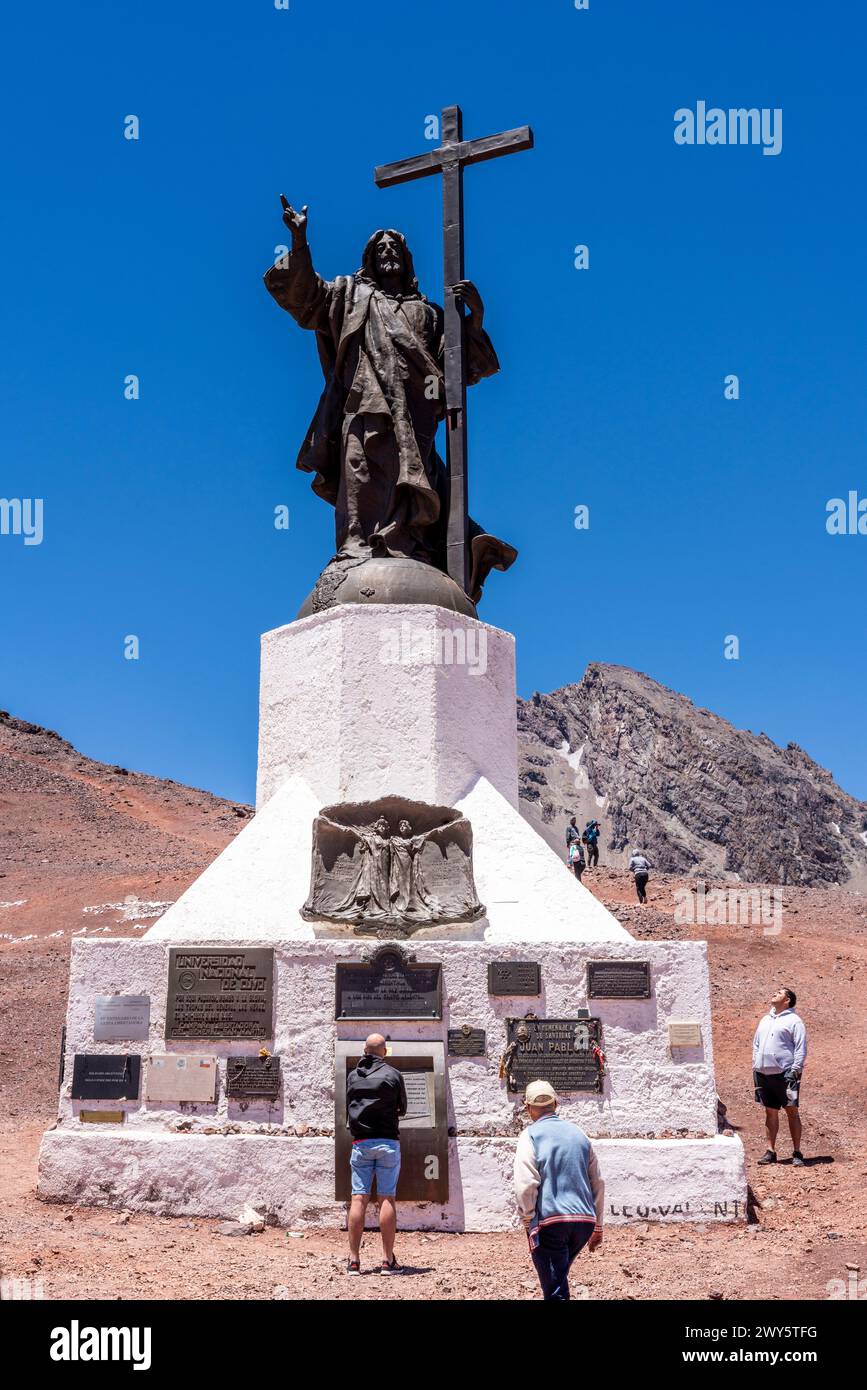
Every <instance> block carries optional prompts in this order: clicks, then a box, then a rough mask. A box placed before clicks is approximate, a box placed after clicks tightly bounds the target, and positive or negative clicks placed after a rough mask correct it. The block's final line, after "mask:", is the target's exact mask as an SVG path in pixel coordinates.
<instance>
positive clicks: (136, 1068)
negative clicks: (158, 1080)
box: [72, 1052, 141, 1100]
mask: <svg viewBox="0 0 867 1390" xmlns="http://www.w3.org/2000/svg"><path fill="white" fill-rule="evenodd" d="M140 1080H141V1057H139V1055H138V1054H137V1053H130V1054H129V1055H114V1054H112V1053H109V1052H78V1053H76V1055H75V1057H74V1058H73V1061H72V1099H73V1100H138V1093H139V1082H140Z"/></svg>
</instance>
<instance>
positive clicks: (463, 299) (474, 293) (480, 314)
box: [452, 280, 485, 328]
mask: <svg viewBox="0 0 867 1390" xmlns="http://www.w3.org/2000/svg"><path fill="white" fill-rule="evenodd" d="M452 294H453V295H454V297H455V299H456V300H457V301H458V303H459V304H464V305H466V308H467V311H468V313H469V316H470V321H471V322H472V323H474V324H475V325H476V327H477V328H481V326H482V319H483V318H484V316H485V306H484V304H483V303H482V296H481V295H480V294H479V292H478V290H477V289H476V287H475V285H474V284H473V282H472V280H459V281H458V283H457V284H456V285H452Z"/></svg>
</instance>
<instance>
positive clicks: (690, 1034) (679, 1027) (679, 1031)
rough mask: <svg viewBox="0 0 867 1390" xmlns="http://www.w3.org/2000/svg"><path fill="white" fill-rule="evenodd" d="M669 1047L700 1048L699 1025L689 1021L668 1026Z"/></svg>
mask: <svg viewBox="0 0 867 1390" xmlns="http://www.w3.org/2000/svg"><path fill="white" fill-rule="evenodd" d="M668 1045H669V1047H701V1024H700V1023H694V1022H692V1021H691V1020H684V1021H683V1022H680V1023H669V1025H668Z"/></svg>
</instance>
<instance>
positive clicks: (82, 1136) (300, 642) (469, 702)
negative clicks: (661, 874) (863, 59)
mask: <svg viewBox="0 0 867 1390" xmlns="http://www.w3.org/2000/svg"><path fill="white" fill-rule="evenodd" d="M407 621H409V622H412V623H414V624H416V625H421V627H422V628H423V629H426V630H427V631H428V632H429V633H436V632H439V631H441V630H442V629H443V628H454V627H455V626H456V625H461V626H462V627H464V628H475V629H481V628H482V627H484V625H482V624H478V623H475V622H474V620H473V619H469V618H463V617H461V616H459V615H456V614H453V613H447V612H445V611H443V610H439V609H435V608H406V607H403V606H396V607H388V608H386V607H385V606H379V607H371V608H365V607H363V606H354V607H344V608H341V609H337V610H331V611H330V612H327V613H324V614H319V615H316V616H314V617H311V618H306V619H304V620H302V621H300V622H296V623H292V624H290V625H289V626H288V627H284V628H279V629H277V630H276V631H275V632H271V633H266V634H265V636H264V638H263V644H262V690H261V701H260V720H261V722H260V763H259V801H258V804H259V810H258V812H257V814H256V816H255V818H254V819H253V820H252V821H251V822H250V823H249V824H248V825H247V826H245V828H244V829H243V830H242V831H241V832H240V834H239V835H238V836H237V837H236V839H235V840H234V841H233V842H232V844H230V845H229V846H228V847H227V848H226V849H225V850H224V851H223V852H222V853H221V854H220V855H219V856H218V857H217V859H215V861H214V862H213V864H211V865H210V867H209V868H208V869H207V870H206V871H205V872H204V873H203V874H202V875H201V876H200V877H199V879H197V880H196V882H195V883H194V884H193V885H192V886H191V887H190V888H189V889H188V890H187V892H186V893H184V894H183V895H182V897H181V898H179V899H178V901H177V902H176V903H175V904H174V905H173V906H172V907H170V908H169V910H168V911H167V912H166V913H165V915H164V916H163V917H162V918H161V919H160V920H159V921H158V922H157V923H156V924H155V925H154V926H153V927H151V928H150V930H149V931H148V932H147V933H146V934H145V936H144V937H143V938H141V939H128V938H123V939H111V938H108V939H106V938H104V937H103V938H100V939H95V938H86V939H83V940H76V941H75V942H74V944H73V950H72V961H71V972H70V992H69V1007H68V1015H67V1044H66V1069H65V1076H64V1079H63V1083H62V1086H61V1094H60V1101H59V1113H58V1122H57V1125H56V1127H55V1128H53V1129H52V1130H49V1131H48V1133H47V1134H46V1135H45V1136H44V1139H43V1143H42V1148H41V1152H40V1170H39V1192H40V1194H41V1195H42V1196H43V1197H45V1198H47V1199H49V1200H66V1201H76V1202H81V1203H84V1202H102V1203H108V1204H110V1205H113V1206H123V1207H129V1208H132V1209H135V1210H149V1211H162V1212H167V1213H172V1214H181V1213H183V1214H198V1215H205V1216H207V1215H213V1216H232V1215H234V1214H235V1213H236V1212H237V1211H238V1210H239V1209H240V1207H241V1206H242V1205H243V1204H244V1203H245V1202H248V1201H249V1202H251V1203H252V1204H253V1205H254V1206H257V1207H261V1208H264V1209H266V1210H267V1211H268V1212H269V1213H270V1214H271V1216H272V1218H273V1219H276V1220H278V1221H281V1222H283V1223H284V1224H291V1225H293V1226H298V1227H303V1226H315V1225H327V1226H337V1225H340V1224H342V1222H343V1220H344V1217H345V1208H344V1205H343V1204H342V1203H338V1202H336V1201H335V1200H334V1197H333V1192H334V1167H333V1165H334V1138H333V1136H334V1125H335V1115H334V1084H333V1083H334V1044H335V1041H336V1040H337V1039H354V1038H359V1037H363V1036H364V1035H365V1034H366V1033H367V1032H369V1031H370V1030H371V1028H373V1027H374V1026H376V1025H375V1024H374V1022H373V1021H371V1022H365V1023H355V1024H351V1023H347V1022H335V1020H334V981H335V963H336V962H338V961H341V960H342V961H352V960H358V959H360V958H361V957H362V956H364V955H366V954H367V953H368V952H369V951H370V949H371V946H372V945H376V944H378V943H375V942H373V943H372V942H371V941H370V939H369V938H368V939H366V938H358V937H355V936H353V934H352V931H351V928H349V927H338V926H335V925H334V924H332V923H326V922H319V923H317V922H306V921H304V920H303V919H302V918H301V916H300V914H299V908H300V906H301V905H302V903H303V902H304V901H305V899H306V897H307V892H308V887H309V874H310V853H311V829H312V822H313V818H314V817H315V815H316V814H317V812H318V811H319V810H320V808H321V807H322V806H323V805H328V804H330V803H333V802H337V801H349V800H367V799H376V798H378V797H380V796H385V795H390V794H401V795H404V796H407V797H410V798H411V799H416V800H426V801H430V802H434V803H437V804H441V805H450V806H457V807H458V808H459V809H460V810H462V811H463V812H464V814H465V815H466V816H467V817H468V818H469V820H470V823H471V825H472V827H473V842H474V868H475V878H476V885H477V888H478V892H479V897H480V898H481V900H482V902H483V903H484V904H485V906H486V909H487V911H486V915H485V917H484V918H482V919H481V920H480V921H478V922H475V923H469V924H463V925H454V926H445V927H434V928H428V929H426V930H424V931H421V932H417V933H416V934H414V935H413V937H412V938H411V940H410V941H408V942H406V943H404V944H405V947H406V949H408V950H409V951H411V952H412V953H413V954H414V955H415V957H416V959H417V960H419V961H440V962H442V966H443V1005H444V1007H443V1018H442V1020H436V1021H434V1020H430V1021H427V1020H418V1021H413V1022H400V1021H392V1022H387V1021H385V1020H383V1021H382V1022H381V1024H380V1025H379V1026H380V1027H381V1028H382V1031H383V1032H385V1033H387V1034H388V1035H390V1037H391V1038H392V1039H393V1040H394V1041H399V1040H403V1041H409V1040H425V1039H429V1040H437V1041H440V1042H445V1040H446V1033H447V1030H448V1028H449V1027H457V1026H460V1025H461V1024H463V1023H469V1024H471V1025H472V1026H473V1027H476V1028H483V1029H484V1030H485V1032H486V1036H487V1048H488V1052H487V1056H486V1057H476V1058H459V1057H447V1059H446V1065H447V1104H448V1116H447V1118H448V1125H449V1131H450V1135H451V1138H450V1141H449V1151H450V1193H451V1197H450V1201H449V1202H448V1204H447V1205H445V1206H439V1205H434V1204H431V1203H419V1204H416V1205H412V1206H410V1205H408V1204H401V1218H400V1219H401V1224H403V1225H405V1226H414V1227H421V1228H431V1229H440V1230H462V1229H465V1230H503V1229H508V1228H510V1227H511V1226H512V1225H514V1224H515V1217H514V1211H513V1201H512V1195H511V1178H510V1173H511V1162H512V1155H513V1152H514V1141H515V1136H516V1135H517V1133H518V1132H519V1129H520V1126H521V1123H522V1119H521V1112H520V1105H519V1098H517V1097H515V1096H512V1095H509V1094H508V1093H507V1091H506V1087H505V1082H503V1081H500V1080H499V1076H498V1063H499V1057H500V1053H501V1051H502V1048H503V1047H504V1045H505V1023H504V1020H505V1019H506V1018H507V1017H510V1016H511V1017H514V1016H521V1015H523V1014H524V1013H526V1012H527V1011H528V1010H532V1011H533V1012H535V1013H536V1014H538V1015H539V1016H540V1017H546V1016H547V1017H549V1018H557V1017H573V1016H574V1014H575V1010H576V1009H578V1008H582V1007H589V1008H590V1010H591V1012H592V1013H593V1014H594V1015H595V1016H598V1017H599V1018H600V1019H601V1021H602V1030H603V1047H604V1049H605V1052H606V1055H607V1059H608V1075H607V1076H606V1078H605V1083H604V1090H603V1092H602V1094H601V1095H595V1094H590V1093H581V1094H575V1095H572V1096H569V1097H566V1098H564V1101H563V1107H562V1109H563V1113H564V1114H566V1115H567V1116H569V1117H570V1118H573V1119H576V1120H578V1121H579V1122H580V1123H581V1124H582V1125H583V1126H584V1127H585V1128H586V1130H587V1131H588V1133H589V1134H590V1135H591V1136H593V1137H594V1138H597V1139H598V1143H599V1153H600V1159H601V1163H602V1168H603V1174H604V1177H605V1180H606V1184H607V1191H606V1207H607V1210H608V1219H609V1220H612V1221H622V1220H636V1219H651V1220H703V1221H707V1220H726V1221H729V1220H738V1219H743V1217H744V1215H745V1206H744V1203H745V1199H746V1176H745V1168H744V1155H743V1147H742V1145H741V1142H740V1140H739V1139H737V1138H734V1137H727V1136H718V1135H717V1133H716V1129H717V1124H716V1088H715V1083H714V1072H713V1039H712V1029H711V1015H710V994H709V984H708V970H707V954H706V948H705V945H704V943H702V942H687V941H637V940H635V939H634V938H633V937H632V936H630V934H629V933H628V932H627V931H626V930H625V929H624V928H623V927H622V926H621V924H620V923H619V922H618V921H617V920H616V918H615V917H614V916H613V915H612V914H611V913H610V912H608V910H607V909H606V908H605V907H603V905H602V904H601V903H600V902H599V901H598V900H597V899H596V898H595V897H594V896H593V895H592V894H591V893H590V892H588V891H587V890H586V889H585V888H583V887H582V886H581V885H580V884H579V883H578V882H577V881H576V880H575V878H574V876H573V875H572V874H571V873H569V871H568V870H567V869H566V868H565V866H564V864H563V862H562V861H561V860H560V859H559V858H558V856H557V855H556V854H555V853H554V852H553V851H552V850H551V849H550V848H549V847H548V846H547V845H546V844H545V842H544V841H543V840H542V839H541V838H540V837H539V836H538V835H537V834H536V832H535V831H534V830H532V829H531V827H530V826H529V825H528V823H527V822H526V821H525V820H524V819H523V818H522V817H521V815H520V814H519V812H518V810H517V761H516V734H515V679H514V641H513V638H512V637H511V636H510V634H508V633H504V632H500V631H499V630H498V629H496V628H485V642H486V669H485V671H484V674H480V673H479V674H476V675H472V674H470V672H469V669H468V668H466V667H461V666H455V665H447V664H446V665H444V664H440V665H437V664H432V663H428V664H419V665H416V666H411V665H401V664H396V663H392V664H390V663H388V662H383V661H381V660H380V655H381V652H382V644H383V633H384V632H385V630H386V629H394V628H399V627H400V624H401V622H407ZM474 639H475V641H476V643H477V645H476V648H475V649H476V650H478V649H479V648H478V641H479V640H480V634H479V632H478V631H477V632H475V634H474ZM231 944H238V945H244V946H257V945H258V946H270V947H272V948H273V949H274V961H275V969H274V995H275V1008H274V1036H273V1037H272V1038H270V1039H268V1040H266V1043H267V1045H268V1046H269V1047H270V1049H271V1050H272V1051H273V1052H275V1053H277V1054H278V1055H279V1056H280V1058H281V1070H282V1080H283V1084H282V1091H281V1095H280V1097H279V1099H278V1101H277V1102H276V1103H274V1104H272V1105H269V1104H268V1103H267V1102H264V1101H255V1102H249V1103H248V1102H243V1103H242V1102H239V1101H236V1100H233V1101H231V1102H230V1101H228V1100H227V1098H226V1094H225V1059H226V1057H227V1056H229V1055H232V1054H235V1053H237V1052H239V1051H244V1050H247V1049H248V1047H249V1045H239V1044H238V1043H229V1042H219V1043H210V1042H207V1043H205V1042H203V1041H202V1040H201V1039H197V1040H194V1041H190V1042H171V1043H168V1044H167V1043H166V1041H165V1036H164V1033H165V1006H166V987H167V969H168V951H169V948H170V947H172V946H176V945H190V946H224V947H225V946H227V945H231ZM515 959H518V960H521V959H532V960H536V961H538V962H539V963H540V965H541V975H542V994H541V996H540V997H532V998H531V997H522V998H520V999H509V998H496V997H491V996H489V995H488V992H487V966H488V963H489V961H492V960H515ZM593 959H605V960H612V959H617V960H624V959H626V960H647V961H649V962H650V971H651V979H652V997H651V998H650V999H647V1000H634V999H633V1000H622V1001H617V1000H592V1001H591V1000H588V999H587V996H586V977H587V963H588V961H590V960H593ZM112 993H124V994H127V993H129V994H147V995H149V996H150V998H151V1015H150V1037H149V1038H148V1040H147V1041H146V1042H142V1043H130V1044H128V1048H129V1050H130V1051H131V1052H140V1053H141V1054H142V1055H143V1057H144V1058H145V1061H144V1065H145V1067H146V1066H147V1062H146V1058H147V1055H148V1054H149V1053H162V1052H165V1051H167V1050H168V1051H171V1052H178V1053H202V1052H207V1053H210V1054H212V1055H214V1056H216V1057H217V1058H218V1059H219V1069H220V1085H219V1088H218V1100H217V1102H216V1103H215V1104H213V1105H207V1104H204V1105H203V1104H189V1103H177V1104H175V1103H168V1102H159V1103H156V1102H146V1101H144V1100H136V1101H128V1102H124V1101H111V1102H99V1101H87V1102H85V1103H84V1106H85V1108H86V1109H88V1110H94V1109H108V1110H115V1111H116V1110H123V1111H124V1112H125V1121H124V1123H123V1124H122V1125H117V1126H112V1127H111V1128H105V1127H103V1126H94V1125H91V1124H84V1123H82V1122H81V1120H80V1119H79V1114H80V1110H81V1108H82V1103H79V1102H77V1101H76V1102H74V1101H72V1100H71V1098H70V1094H69V1092H70V1083H71V1078H72V1063H73V1058H74V1055H75V1053H76V1052H84V1051H87V1052H100V1051H103V1052H117V1051H119V1050H123V1049H122V1046H121V1045H119V1044H117V1043H95V1042H94V1041H93V1010H94V1000H95V997H96V996H97V995H99V994H112ZM671 1019H676V1020H694V1021H696V1022H698V1023H699V1024H700V1026H701V1033H702V1046H701V1047H698V1048H693V1049H677V1050H676V1051H675V1052H674V1053H673V1054H672V1052H671V1051H670V1050H669V1047H668V1034H667V1025H668V1022H669V1020H671ZM145 1094H146V1085H145V1080H144V1077H143V1081H142V1096H144V1095H145Z"/></svg>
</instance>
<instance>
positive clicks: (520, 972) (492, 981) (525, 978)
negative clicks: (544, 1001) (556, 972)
mask: <svg viewBox="0 0 867 1390" xmlns="http://www.w3.org/2000/svg"><path fill="white" fill-rule="evenodd" d="M541 993H542V967H541V966H540V965H539V963H538V961H535V960H492V961H491V962H490V964H489V965H488V994H541Z"/></svg>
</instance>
